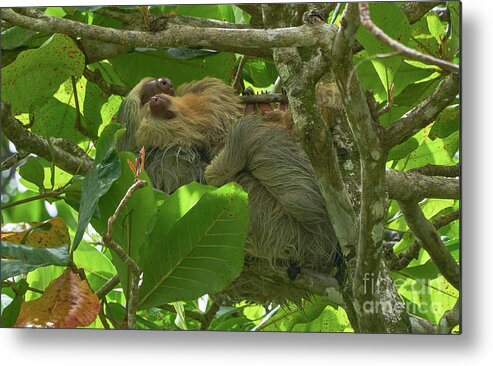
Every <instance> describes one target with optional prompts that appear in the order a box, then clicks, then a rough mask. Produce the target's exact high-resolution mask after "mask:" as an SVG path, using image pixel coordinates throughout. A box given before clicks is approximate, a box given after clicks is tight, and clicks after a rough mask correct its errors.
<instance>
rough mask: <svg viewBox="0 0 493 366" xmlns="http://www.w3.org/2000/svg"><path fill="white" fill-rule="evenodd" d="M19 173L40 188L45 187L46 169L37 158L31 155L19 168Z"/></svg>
mask: <svg viewBox="0 0 493 366" xmlns="http://www.w3.org/2000/svg"><path fill="white" fill-rule="evenodd" d="M19 174H20V176H21V177H22V178H24V179H25V180H27V181H29V182H32V183H34V184H36V186H38V187H39V189H40V190H41V189H43V188H44V179H45V171H44V168H43V166H42V165H41V163H40V162H39V161H38V159H37V158H34V157H32V156H30V157H29V158H28V159H27V161H26V162H25V163H24V164H22V166H21V167H20V168H19Z"/></svg>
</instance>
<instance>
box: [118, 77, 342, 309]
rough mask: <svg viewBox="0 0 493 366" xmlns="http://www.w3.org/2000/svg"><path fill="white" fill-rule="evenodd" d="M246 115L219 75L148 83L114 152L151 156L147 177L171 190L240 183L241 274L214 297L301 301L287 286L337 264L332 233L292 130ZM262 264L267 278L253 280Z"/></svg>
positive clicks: (133, 96) (134, 97)
mask: <svg viewBox="0 0 493 366" xmlns="http://www.w3.org/2000/svg"><path fill="white" fill-rule="evenodd" d="M152 94H154V95H152ZM151 95H152V96H151ZM242 110H243V106H242V104H241V102H240V99H239V97H238V96H237V95H236V94H235V92H234V90H233V89H232V88H231V87H229V86H227V85H226V84H225V83H224V82H222V81H221V80H218V79H215V78H205V79H203V80H200V81H195V82H192V83H189V84H184V85H183V86H181V87H180V88H178V89H177V91H176V94H175V91H174V88H173V86H172V83H171V81H170V80H169V79H166V78H160V79H144V80H142V81H141V82H140V83H139V84H138V85H137V86H136V87H135V88H134V89H133V90H132V91H131V92H130V94H129V96H128V97H127V99H126V100H125V102H124V103H123V106H122V109H121V111H120V114H119V119H120V121H121V122H122V123H124V124H125V126H126V128H127V130H126V133H125V135H124V136H123V138H122V140H121V141H120V143H119V148H120V149H121V150H130V151H136V150H137V149H138V148H140V147H141V146H145V147H146V150H150V154H146V155H147V156H146V163H145V166H146V171H147V172H148V174H149V176H150V178H151V180H152V182H153V185H154V186H155V187H156V188H158V189H162V190H164V191H166V192H167V193H171V192H172V191H173V190H175V189H176V188H178V187H179V186H180V185H183V184H186V183H188V182H192V181H198V182H200V183H206V184H209V185H213V186H218V187H219V186H222V185H223V184H226V183H228V182H237V183H238V184H239V185H240V186H241V187H242V188H243V189H244V190H245V191H246V192H247V193H248V197H249V200H248V207H249V213H250V214H249V228H248V235H247V241H246V245H245V251H246V253H245V265H244V269H243V271H242V274H241V275H240V277H239V278H237V279H236V280H235V281H233V283H232V284H231V285H230V286H229V287H228V288H227V289H226V290H225V291H223V292H222V293H221V294H219V295H217V296H216V299H219V300H220V301H225V300H226V301H229V300H230V301H238V300H242V299H246V300H249V301H253V302H258V303H266V302H276V303H285V302H286V301H287V300H290V301H294V302H299V300H300V298H304V297H306V296H307V293H306V291H305V290H304V289H300V288H296V286H291V284H292V283H293V282H295V279H296V277H297V275H298V274H299V273H300V272H303V269H313V270H317V271H321V272H326V273H329V272H331V271H333V269H334V267H335V266H337V261H338V258H339V247H338V243H337V239H336V235H335V232H334V229H333V227H332V224H331V222H330V219H329V216H328V213H327V210H326V207H325V203H324V199H323V197H322V194H321V192H320V188H319V186H318V183H317V179H316V176H315V173H314V171H313V168H312V167H311V164H310V162H309V160H308V158H307V156H306V155H305V153H304V151H303V150H302V149H301V147H300V146H299V144H297V143H296V141H295V140H294V139H293V138H292V134H291V133H290V131H288V129H287V128H283V127H284V126H283V127H280V126H276V123H273V122H272V116H271V117H269V116H259V115H248V116H246V117H242V114H243V113H242ZM266 268H272V271H271V272H272V276H271V278H269V277H268V276H267V277H266V276H265V275H259V274H258V272H259V271H260V272H265V270H266ZM277 268H284V275H283V274H282V273H281V274H279V272H278V271H277V272H276V270H275V269H277Z"/></svg>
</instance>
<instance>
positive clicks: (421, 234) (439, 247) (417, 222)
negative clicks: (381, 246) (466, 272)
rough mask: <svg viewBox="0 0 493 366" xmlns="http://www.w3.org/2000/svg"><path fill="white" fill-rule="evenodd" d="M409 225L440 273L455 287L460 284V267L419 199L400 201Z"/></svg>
mask: <svg viewBox="0 0 493 366" xmlns="http://www.w3.org/2000/svg"><path fill="white" fill-rule="evenodd" d="M399 206H400V207H401V211H402V213H403V214H404V219H405V220H406V222H407V225H408V226H409V228H410V229H411V230H412V232H413V233H414V235H415V236H416V238H417V239H418V241H419V242H420V244H421V246H422V247H423V248H424V249H425V250H426V251H427V252H428V254H429V255H430V257H431V259H432V260H433V263H435V265H436V266H437V267H438V270H439V271H440V273H441V274H442V275H443V277H445V279H446V280H447V281H448V282H449V283H450V284H451V285H452V286H454V287H455V288H457V289H458V288H459V286H460V268H459V265H458V264H457V263H456V262H455V259H454V258H453V257H452V255H451V254H450V252H449V251H448V250H447V248H446V247H445V245H444V244H443V242H442V240H441V239H440V235H439V234H438V232H437V231H436V229H435V227H434V226H433V224H432V223H431V222H430V221H428V220H427V219H426V217H425V215H424V214H423V211H421V208H420V207H419V205H418V203H417V201H408V202H404V201H399Z"/></svg>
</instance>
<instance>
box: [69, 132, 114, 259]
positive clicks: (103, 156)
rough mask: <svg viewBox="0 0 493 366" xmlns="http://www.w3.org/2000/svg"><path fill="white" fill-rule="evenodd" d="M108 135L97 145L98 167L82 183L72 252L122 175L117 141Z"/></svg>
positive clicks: (102, 137)
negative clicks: (100, 199) (106, 194)
mask: <svg viewBox="0 0 493 366" xmlns="http://www.w3.org/2000/svg"><path fill="white" fill-rule="evenodd" d="M109 134H110V132H108V133H106V134H105V136H101V138H100V139H99V140H98V143H97V145H96V163H97V164H96V165H95V166H94V167H93V168H92V169H91V170H90V171H89V173H88V174H87V176H86V177H85V178H84V181H83V183H82V192H81V199H80V207H79V226H78V227H77V231H76V233H75V237H74V243H73V246H72V251H75V250H76V249H77V246H78V245H79V243H80V241H81V239H82V236H83V235H84V231H85V230H86V227H87V225H88V224H89V221H90V220H91V218H92V216H93V214H94V211H95V210H96V206H97V203H98V200H99V198H100V197H101V196H102V195H104V194H105V193H106V192H108V190H109V189H110V187H111V185H112V184H113V182H114V181H115V180H116V179H118V177H119V176H120V174H121V165H120V160H119V159H118V154H117V153H116V151H115V141H114V139H113V138H112V137H111V138H110V137H109V136H108V135H109Z"/></svg>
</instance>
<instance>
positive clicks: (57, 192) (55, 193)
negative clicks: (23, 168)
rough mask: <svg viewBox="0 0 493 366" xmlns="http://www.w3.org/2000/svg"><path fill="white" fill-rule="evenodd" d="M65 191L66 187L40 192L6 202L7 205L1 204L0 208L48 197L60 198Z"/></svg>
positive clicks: (3, 208)
mask: <svg viewBox="0 0 493 366" xmlns="http://www.w3.org/2000/svg"><path fill="white" fill-rule="evenodd" d="M64 193H65V189H60V190H54V191H49V192H44V193H40V194H37V195H35V196H32V197H28V198H24V199H22V200H18V201H14V202H9V203H6V204H5V205H2V206H0V210H5V209H6V208H9V207H13V206H17V205H22V204H24V203H28V202H32V201H37V200H42V199H46V198H58V197H59V196H60V195H62V194H64Z"/></svg>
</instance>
